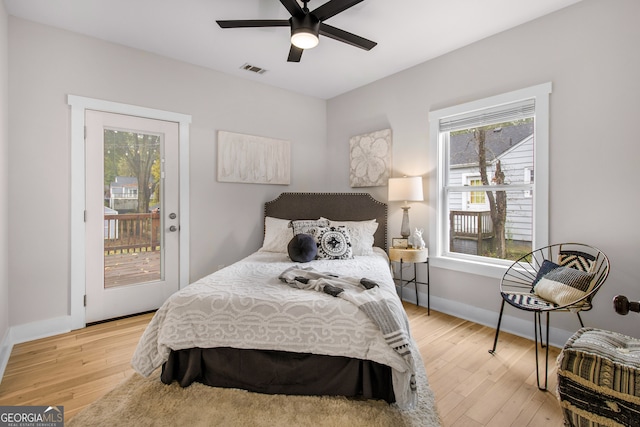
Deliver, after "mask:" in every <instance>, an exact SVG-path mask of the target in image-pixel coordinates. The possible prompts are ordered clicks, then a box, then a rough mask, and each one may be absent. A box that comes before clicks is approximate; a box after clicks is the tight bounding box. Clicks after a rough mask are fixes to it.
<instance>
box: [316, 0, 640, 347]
mask: <svg viewBox="0 0 640 427" xmlns="http://www.w3.org/2000/svg"><path fill="white" fill-rule="evenodd" d="M639 16H640V2H638V1H637V0H616V1H613V2H609V1H601V0H585V1H583V2H580V3H578V4H576V5H573V6H571V7H569V8H566V9H563V10H561V11H559V12H557V13H553V14H551V15H548V16H545V17H542V18H540V19H538V20H536V21H533V22H530V23H528V24H525V25H522V26H520V27H517V28H515V29H512V30H509V31H506V32H504V33H501V34H498V35H496V36H493V37H490V38H487V39H485V40H482V41H479V42H477V43H474V44H472V45H469V46H467V47H464V48H461V49H459V50H457V51H455V52H452V53H450V54H447V55H444V56H441V57H439V58H436V59H434V60H431V61H428V62H426V63H423V64H421V65H418V66H416V67H413V68H411V69H409V70H406V71H403V72H400V73H398V74H396V75H394V76H391V77H388V78H385V79H382V80H379V81H377V82H374V83H372V84H370V85H368V86H366V87H362V88H360V89H357V90H354V91H352V92H350V93H347V94H344V95H342V96H338V97H336V98H334V99H331V100H330V101H329V103H328V107H327V112H328V113H327V120H328V132H327V137H328V146H329V150H330V152H331V155H332V156H335V157H337V158H338V159H340V161H342V162H343V163H344V162H346V160H345V159H347V158H348V151H347V147H346V146H344V145H343V141H344V140H345V139H347V138H349V136H351V135H354V134H359V133H362V132H367V131H372V130H376V129H383V128H385V127H391V128H392V129H393V144H394V145H393V164H394V170H395V175H402V174H408V175H418V174H423V175H425V176H429V175H430V174H432V173H433V171H431V170H429V169H428V167H429V165H430V164H431V163H432V162H431V159H429V128H428V126H429V123H428V114H429V111H430V110H437V109H440V108H444V107H448V106H452V105H456V104H458V103H462V102H467V101H472V100H475V99H480V98H484V97H487V96H491V95H496V94H500V93H504V92H508V91H511V90H516V89H520V88H524V87H528V86H532V85H535V84H539V83H544V82H548V81H551V82H552V83H553V93H552V94H551V97H550V109H551V118H550V129H551V130H550V183H551V191H550V241H551V242H562V241H581V242H585V243H589V244H592V245H595V246H598V247H600V248H601V249H602V250H603V251H605V253H607V255H608V256H609V257H610V259H611V262H612V271H611V275H610V276H609V279H608V281H607V282H606V283H605V286H604V288H603V289H602V290H601V291H600V293H599V294H598V295H597V297H596V298H595V301H594V302H595V308H594V310H593V311H592V312H590V313H586V314H585V315H584V316H583V318H584V319H585V322H586V324H587V325H591V326H597V327H601V328H605V329H610V330H617V331H621V332H624V333H627V334H630V335H635V336H640V332H639V330H638V327H637V325H638V321H639V318H638V317H637V315H634V314H631V315H629V316H627V317H621V316H618V315H617V314H615V312H614V311H613V309H612V305H611V299H612V297H613V296H615V295H616V294H625V295H627V296H628V297H629V298H632V299H636V300H637V299H640V272H639V271H640V270H639V269H638V261H637V258H638V249H637V247H636V246H635V245H637V244H638V243H640V227H638V225H637V224H636V218H637V216H638V215H637V213H638V212H639V210H640V198H639V197H637V195H638V189H637V185H636V183H637V182H638V172H637V171H638V162H639V161H640V143H639V142H638V135H639V133H638V127H637V124H636V123H637V117H639V116H640V79H638V76H640V49H639V48H638V41H639V40H640V26H638V25H637V18H638V17H639ZM426 42H428V41H426ZM329 179H330V181H329V185H332V186H335V187H341V188H343V189H346V185H347V183H348V168H347V167H346V164H343V165H341V167H339V168H337V169H336V170H335V171H334V173H333V174H332V175H330V176H329ZM426 182H428V179H427V180H426ZM380 191H383V190H380ZM413 206H414V207H413V208H412V209H411V220H412V221H411V222H412V223H413V224H415V225H416V226H419V227H424V228H425V230H426V229H428V222H429V219H428V218H429V215H430V214H432V212H429V210H428V207H427V204H426V203H425V204H423V206H422V207H421V208H418V207H416V204H415V203H414V205H413ZM394 209H395V212H396V213H395V214H393V211H394ZM399 210H400V209H399V205H394V204H392V205H391V212H390V213H392V215H391V220H390V225H391V230H390V235H393V236H395V235H397V234H398V230H397V228H399V224H400V213H399V212H398V211H399ZM394 226H395V228H394ZM431 279H432V283H433V286H432V288H431V292H432V296H434V297H435V298H434V299H433V301H434V304H435V305H434V306H435V307H436V308H441V309H445V310H447V311H453V312H455V313H456V314H457V315H459V316H461V317H471V318H474V317H475V318H474V320H480V321H482V322H484V323H489V324H491V325H492V326H495V320H497V313H496V311H497V310H498V308H499V305H500V297H499V294H498V285H499V281H498V280H495V279H491V278H486V277H481V276H475V275H470V274H465V273H460V272H456V271H452V270H445V269H438V268H432V270H431ZM452 302H453V304H451V303H452ZM456 306H459V309H458V310H457V311H456ZM470 307H472V308H473V310H477V311H483V310H484V311H485V313H486V312H487V311H489V312H491V313H492V314H491V315H490V316H485V317H484V318H482V316H475V315H474V313H473V310H469V308H470ZM508 312H509V314H511V315H514V316H516V317H522V316H518V314H517V313H515V310H512V311H509V310H508ZM526 319H527V320H529V319H530V315H527V317H526ZM552 326H557V327H559V328H562V329H565V330H566V331H575V329H576V328H577V327H579V324H578V321H577V319H576V316H574V315H569V314H556V315H552ZM505 327H508V325H505Z"/></svg>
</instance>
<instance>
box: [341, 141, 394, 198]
mask: <svg viewBox="0 0 640 427" xmlns="http://www.w3.org/2000/svg"><path fill="white" fill-rule="evenodd" d="M391 153H392V151H391V129H383V130H379V131H376V132H371V133H365V134H363V135H358V136H354V137H352V138H351V139H350V140H349V155H350V163H349V164H350V173H349V179H350V181H351V187H378V186H384V185H387V181H388V180H389V177H390V176H391Z"/></svg>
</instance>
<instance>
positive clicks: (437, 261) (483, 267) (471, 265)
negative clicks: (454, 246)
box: [429, 256, 511, 279]
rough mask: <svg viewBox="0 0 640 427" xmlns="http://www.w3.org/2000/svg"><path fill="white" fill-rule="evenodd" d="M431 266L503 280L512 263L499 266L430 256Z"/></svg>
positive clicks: (450, 257) (455, 258)
mask: <svg viewBox="0 0 640 427" xmlns="http://www.w3.org/2000/svg"><path fill="white" fill-rule="evenodd" d="M429 265H430V266H431V267H436V268H446V269H448V270H455V271H460V272H463V273H469V274H476V275H479V276H486V277H492V278H495V279H501V278H502V276H503V275H504V272H505V271H507V269H508V268H509V266H510V265H511V262H509V261H506V262H505V264H498V263H488V262H482V261H475V260H469V259H463V258H457V257H453V256H430V257H429Z"/></svg>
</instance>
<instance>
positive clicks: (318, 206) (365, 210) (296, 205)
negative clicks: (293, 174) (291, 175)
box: [264, 193, 387, 250]
mask: <svg viewBox="0 0 640 427" xmlns="http://www.w3.org/2000/svg"><path fill="white" fill-rule="evenodd" d="M264 215H265V216H270V217H274V218H281V219H292V220H293V219H318V218H320V217H321V216H322V217H325V218H329V219H332V220H334V221H365V220H368V219H374V218H375V219H376V220H377V221H378V230H377V231H376V233H375V235H374V245H375V246H378V247H380V248H382V249H385V250H386V248H387V205H386V203H382V202H379V201H377V200H375V199H374V198H373V197H371V195H370V194H368V193H282V194H280V196H278V198H277V199H275V200H272V201H270V202H266V203H265V204H264Z"/></svg>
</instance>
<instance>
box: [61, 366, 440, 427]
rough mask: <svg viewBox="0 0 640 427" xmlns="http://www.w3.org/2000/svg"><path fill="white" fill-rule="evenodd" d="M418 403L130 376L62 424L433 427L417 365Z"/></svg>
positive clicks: (430, 399) (429, 397)
mask: <svg viewBox="0 0 640 427" xmlns="http://www.w3.org/2000/svg"><path fill="white" fill-rule="evenodd" d="M418 366H419V370H420V372H418V373H417V374H418V375H417V384H418V387H419V389H418V390H419V401H418V405H417V407H416V409H414V410H407V411H401V410H399V409H398V408H396V407H395V406H393V405H389V404H387V403H386V402H383V401H374V400H354V399H347V398H344V397H324V396H321V397H316V396H284V395H267V394H260V393H251V392H247V391H244V390H237V389H224V388H215V387H209V386H205V385H202V384H199V383H194V384H192V385H190V386H189V387H186V388H182V387H180V386H179V385H178V384H177V383H175V382H174V383H173V384H171V385H165V384H163V383H162V382H161V381H160V378H159V375H155V374H154V375H153V376H152V377H150V378H143V377H141V376H140V375H138V374H134V375H132V376H131V377H129V378H128V379H127V380H125V381H124V382H122V383H121V384H120V385H118V386H117V387H116V388H115V389H113V390H112V391H110V392H109V393H107V394H106V395H105V396H103V397H102V398H100V399H99V400H97V401H96V402H94V403H92V404H91V405H90V406H88V407H87V408H85V409H83V410H82V411H81V412H79V413H78V414H77V415H75V416H74V417H73V418H72V419H71V420H69V421H68V422H67V423H66V425H67V427H79V426H92V427H96V426H179V425H183V426H260V427H261V426H264V427H267V426H268V427H272V426H287V427H288V426H331V427H343V426H349V427H354V426H363V427H364V426H367V427H375V426H379V427H383V426H384V427H391V426H393V427H400V426H412V427H413V426H416V427H417V426H420V427H437V426H440V425H441V423H440V420H439V417H438V414H437V411H436V406H435V399H434V396H433V392H432V391H431V389H430V388H429V385H428V382H427V377H426V374H425V371H424V368H423V367H422V366H423V365H422V360H419V361H418Z"/></svg>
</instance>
